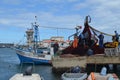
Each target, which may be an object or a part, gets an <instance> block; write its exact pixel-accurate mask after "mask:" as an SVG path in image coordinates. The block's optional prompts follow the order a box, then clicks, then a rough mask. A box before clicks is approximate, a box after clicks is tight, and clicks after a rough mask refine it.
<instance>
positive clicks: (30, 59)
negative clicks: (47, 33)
mask: <svg viewBox="0 0 120 80" xmlns="http://www.w3.org/2000/svg"><path fill="white" fill-rule="evenodd" d="M35 18H36V17H35ZM38 26H39V25H38V24H37V22H35V23H34V24H32V28H31V29H27V31H26V37H27V45H24V46H20V47H18V48H15V50H16V54H17V56H18V58H19V60H20V63H34V64H51V60H52V57H53V48H51V47H48V50H42V49H41V46H40V41H39V33H38V32H39V30H38ZM42 48H44V47H42ZM45 48H46V47H45ZM40 49H41V51H40Z"/></svg>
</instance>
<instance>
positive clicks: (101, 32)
mask: <svg viewBox="0 0 120 80" xmlns="http://www.w3.org/2000/svg"><path fill="white" fill-rule="evenodd" d="M90 28H91V29H92V30H93V31H96V32H99V33H102V34H104V35H107V36H114V35H112V34H107V33H104V32H101V31H99V30H97V29H95V28H93V27H91V26H90ZM94 33H95V32H94Z"/></svg>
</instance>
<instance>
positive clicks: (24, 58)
mask: <svg viewBox="0 0 120 80" xmlns="http://www.w3.org/2000/svg"><path fill="white" fill-rule="evenodd" d="M17 56H18V58H19V60H20V63H34V64H51V60H46V59H37V58H31V57H27V56H24V55H21V54H19V53H17Z"/></svg>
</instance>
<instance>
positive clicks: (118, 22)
mask: <svg viewBox="0 0 120 80" xmlns="http://www.w3.org/2000/svg"><path fill="white" fill-rule="evenodd" d="M87 15H90V17H91V20H92V21H91V23H90V25H91V26H92V27H94V28H95V29H97V30H100V31H102V32H105V33H108V34H114V30H117V32H118V33H119V34H120V0H0V42H2V43H18V42H19V41H22V40H25V38H24V37H25V31H26V30H27V28H31V23H33V22H35V18H34V17H35V16H37V23H38V24H39V35H40V40H43V39H49V38H50V37H51V36H63V37H64V38H65V39H67V38H68V36H69V35H71V34H73V33H74V32H75V29H74V28H75V27H76V26H82V28H84V19H85V17H86V16H87ZM45 27H56V28H57V29H53V28H45ZM59 28H67V29H59Z"/></svg>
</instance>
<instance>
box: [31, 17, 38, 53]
mask: <svg viewBox="0 0 120 80" xmlns="http://www.w3.org/2000/svg"><path fill="white" fill-rule="evenodd" d="M35 19H36V21H35V23H34V24H33V25H32V26H33V29H34V52H35V53H37V48H38V42H39V29H38V27H39V25H38V24H37V16H35Z"/></svg>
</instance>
